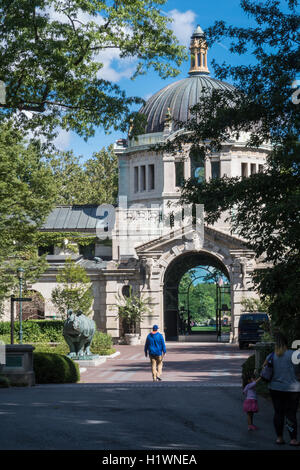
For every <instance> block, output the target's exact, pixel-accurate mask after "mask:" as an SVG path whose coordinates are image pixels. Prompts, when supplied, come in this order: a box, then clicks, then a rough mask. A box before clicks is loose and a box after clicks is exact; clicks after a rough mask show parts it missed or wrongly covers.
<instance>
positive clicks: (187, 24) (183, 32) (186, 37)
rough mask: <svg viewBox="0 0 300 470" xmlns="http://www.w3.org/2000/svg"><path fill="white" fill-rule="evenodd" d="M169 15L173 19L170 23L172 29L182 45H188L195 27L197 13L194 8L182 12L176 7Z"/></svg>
mask: <svg viewBox="0 0 300 470" xmlns="http://www.w3.org/2000/svg"><path fill="white" fill-rule="evenodd" d="M168 16H169V17H170V18H172V19H173V22H172V23H170V29H172V31H173V32H174V34H175V36H176V37H177V39H178V41H179V42H180V43H181V44H182V45H184V46H188V45H189V43H190V39H191V35H192V34H193V31H194V29H195V19H196V16H197V15H196V13H195V12H193V11H192V10H187V11H185V12H181V11H179V10H177V9H174V10H171V11H169V12H168Z"/></svg>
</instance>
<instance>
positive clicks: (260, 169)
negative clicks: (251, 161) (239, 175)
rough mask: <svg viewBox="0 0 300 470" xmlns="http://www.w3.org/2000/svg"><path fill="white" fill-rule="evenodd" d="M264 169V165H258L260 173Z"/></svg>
mask: <svg viewBox="0 0 300 470" xmlns="http://www.w3.org/2000/svg"><path fill="white" fill-rule="evenodd" d="M263 171H264V166H263V165H258V173H263Z"/></svg>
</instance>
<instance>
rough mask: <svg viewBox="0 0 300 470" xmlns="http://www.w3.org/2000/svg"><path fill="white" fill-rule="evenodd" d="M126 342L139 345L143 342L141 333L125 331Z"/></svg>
mask: <svg viewBox="0 0 300 470" xmlns="http://www.w3.org/2000/svg"><path fill="white" fill-rule="evenodd" d="M124 336H125V344H128V345H131V346H137V345H138V344H141V340H140V335H138V334H135V333H125V335H124Z"/></svg>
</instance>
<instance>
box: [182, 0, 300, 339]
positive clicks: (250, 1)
mask: <svg viewBox="0 0 300 470" xmlns="http://www.w3.org/2000/svg"><path fill="white" fill-rule="evenodd" d="M241 6H242V8H243V10H244V12H245V13H246V14H247V15H248V16H250V17H252V18H253V19H254V20H255V21H256V26H255V27H233V26H227V25H226V24H225V23H224V22H223V21H218V22H217V23H215V25H214V26H213V27H211V28H209V29H208V30H207V37H206V39H207V41H208V43H209V44H212V43H213V41H226V40H229V41H230V50H231V52H235V53H237V54H240V55H242V54H245V53H246V52H248V53H251V54H252V55H253V57H254V59H255V61H254V63H253V64H250V65H241V66H233V65H228V64H222V65H217V64H214V68H215V71H216V75H217V77H218V78H220V79H228V78H232V79H233V80H234V81H235V84H236V89H235V91H227V92H225V93H220V92H218V91H215V92H214V93H213V94H212V96H211V98H209V99H205V100H204V101H203V102H201V103H199V105H197V106H196V107H195V108H194V110H193V112H194V117H193V118H192V119H191V120H190V121H189V123H188V124H187V125H186V131H189V132H187V133H185V134H184V135H182V137H181V140H180V141H179V140H178V141H177V144H178V145H179V146H180V145H182V144H183V143H185V142H194V143H196V144H197V145H198V146H199V151H201V152H202V154H203V155H206V156H207V155H210V154H211V153H213V152H216V151H218V150H220V149H221V148H222V143H224V142H226V141H228V140H229V138H230V137H231V138H232V136H235V137H238V136H239V134H240V132H241V131H247V132H248V133H249V140H248V146H249V147H250V148H257V147H258V146H259V145H260V144H263V143H264V142H270V143H271V144H272V151H271V153H270V155H269V157H268V161H267V167H266V169H265V171H264V173H260V174H255V175H252V176H250V177H248V178H242V179H241V178H227V177H223V178H220V179H214V180H211V181H209V182H204V183H198V182H196V181H194V180H189V181H188V182H187V183H186V184H185V186H184V188H183V193H182V201H184V202H185V203H199V202H200V203H202V204H204V205H205V211H206V221H207V222H209V223H213V222H215V221H216V220H218V218H219V217H220V214H221V212H223V211H225V210H230V209H234V210H235V217H234V220H232V224H233V228H234V231H235V233H237V234H239V235H240V236H242V237H243V238H244V239H247V240H248V246H249V247H250V248H251V249H252V250H254V251H255V253H256V255H257V256H258V257H259V256H261V257H262V259H264V260H265V261H267V262H269V264H271V266H270V267H268V268H265V269H263V270H260V271H257V272H256V273H255V275H254V281H255V283H256V286H257V289H258V291H259V293H260V295H261V296H262V298H264V297H269V298H270V301H271V304H270V308H269V312H270V314H271V315H272V318H273V322H274V323H275V325H277V326H278V327H281V328H283V329H284V330H285V332H286V333H287V334H288V335H289V336H290V338H292V337H299V333H300V309H299V302H298V298H297V296H296V295H295V292H298V291H299V290H300V276H299V274H300V262H299V261H300V257H299V248H300V245H299V243H300V224H299V205H300V191H299V169H300V152H299V141H298V135H299V105H297V104H296V103H297V100H295V96H292V94H293V89H292V87H291V85H292V83H293V82H294V80H295V78H296V74H297V71H298V70H299V24H300V17H299V15H298V14H297V7H298V1H297V0H289V1H283V2H279V1H277V0H267V1H266V2H263V3H262V2H257V1H254V0H242V1H241ZM204 108H205V112H203V111H204Z"/></svg>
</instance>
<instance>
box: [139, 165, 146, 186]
mask: <svg viewBox="0 0 300 470" xmlns="http://www.w3.org/2000/svg"><path fill="white" fill-rule="evenodd" d="M140 191H146V166H145V165H142V166H141V167H140Z"/></svg>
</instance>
